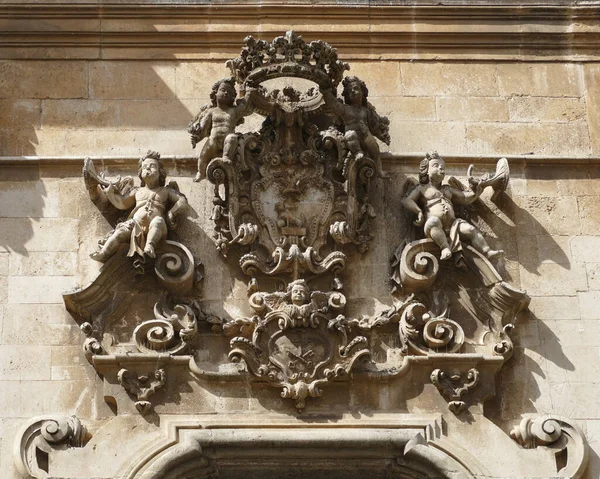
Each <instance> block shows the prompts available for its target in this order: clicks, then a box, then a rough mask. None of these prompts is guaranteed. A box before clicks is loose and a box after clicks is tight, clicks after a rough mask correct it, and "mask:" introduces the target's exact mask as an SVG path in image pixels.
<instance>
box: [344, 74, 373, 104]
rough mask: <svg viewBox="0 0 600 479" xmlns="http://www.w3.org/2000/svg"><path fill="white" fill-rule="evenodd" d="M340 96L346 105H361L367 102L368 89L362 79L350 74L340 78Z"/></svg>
mask: <svg viewBox="0 0 600 479" xmlns="http://www.w3.org/2000/svg"><path fill="white" fill-rule="evenodd" d="M342 86H343V87H344V90H343V91H342V96H343V97H344V101H345V102H346V104H347V105H363V106H365V105H366V104H367V97H368V96H369V90H368V88H367V85H366V83H365V82H364V81H362V80H361V79H360V78H358V77H355V76H351V77H346V78H344V79H343V80H342Z"/></svg>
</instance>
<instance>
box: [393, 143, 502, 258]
mask: <svg viewBox="0 0 600 479" xmlns="http://www.w3.org/2000/svg"><path fill="white" fill-rule="evenodd" d="M445 166H446V165H445V163H444V160H443V159H442V158H441V157H440V156H439V155H438V154H437V153H436V152H434V153H431V154H429V153H428V154H427V155H426V156H425V158H424V159H423V161H421V163H420V165H419V184H418V185H417V186H416V187H415V188H414V189H413V190H412V191H411V192H410V193H409V194H408V195H407V196H405V197H404V198H403V199H402V205H403V206H404V207H405V208H406V209H408V210H409V211H412V212H413V213H415V214H416V215H417V220H416V221H415V225H417V226H423V229H424V231H425V236H427V237H428V238H431V239H432V240H433V241H434V242H435V243H436V244H437V245H438V246H439V247H440V249H441V250H442V253H441V256H440V259H442V260H445V259H448V258H450V257H451V256H452V253H454V252H456V251H458V250H459V249H460V242H461V241H468V242H470V243H471V244H472V245H473V247H474V248H475V249H477V250H478V251H480V252H481V253H482V254H484V255H485V256H486V257H487V258H488V259H495V258H498V257H499V256H501V255H502V254H503V253H504V252H503V251H502V250H493V249H491V248H490V247H489V245H488V244H487V241H486V240H485V238H484V237H483V235H482V234H481V232H480V231H479V230H478V229H477V228H476V227H475V226H473V225H472V224H470V223H468V222H467V221H465V220H463V219H461V218H457V217H456V215H455V213H454V204H457V205H468V204H470V203H473V202H474V201H475V200H476V199H477V198H479V196H480V195H481V192H482V191H483V187H482V184H481V182H478V183H475V184H474V185H473V186H474V189H471V190H470V191H469V190H468V191H461V190H458V189H456V188H452V187H451V186H450V185H443V184H442V181H444V177H445V174H444V169H445Z"/></svg>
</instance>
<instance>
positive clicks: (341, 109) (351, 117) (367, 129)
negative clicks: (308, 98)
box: [323, 76, 390, 178]
mask: <svg viewBox="0 0 600 479" xmlns="http://www.w3.org/2000/svg"><path fill="white" fill-rule="evenodd" d="M342 85H343V87H344V90H343V92H342V96H343V97H344V103H341V102H340V101H338V100H337V98H335V96H334V94H333V93H332V92H331V91H330V90H326V91H324V92H323V97H324V100H325V102H326V103H327V104H328V105H329V106H330V107H331V108H332V109H333V110H334V111H335V112H336V113H337V114H338V115H339V116H340V117H341V118H342V120H343V121H344V130H345V133H344V138H345V139H346V144H347V145H348V149H349V150H350V152H352V153H353V154H354V155H355V157H356V158H357V159H360V158H362V157H364V155H365V153H366V154H367V156H369V157H370V158H371V159H372V160H373V161H375V164H376V167H377V175H378V176H379V177H380V178H388V175H387V174H386V173H385V172H384V171H383V167H382V166H381V156H380V151H379V145H378V144H377V140H376V139H375V138H379V139H380V140H381V141H383V142H384V143H385V144H386V145H389V144H390V134H389V125H390V121H389V120H388V118H387V117H385V116H379V115H378V114H377V112H376V111H375V107H374V106H373V105H371V104H370V103H369V102H368V101H367V97H368V96H369V90H368V89H367V85H366V84H365V82H364V81H362V80H360V79H359V78H358V77H355V76H350V77H346V78H344V80H343V81H342Z"/></svg>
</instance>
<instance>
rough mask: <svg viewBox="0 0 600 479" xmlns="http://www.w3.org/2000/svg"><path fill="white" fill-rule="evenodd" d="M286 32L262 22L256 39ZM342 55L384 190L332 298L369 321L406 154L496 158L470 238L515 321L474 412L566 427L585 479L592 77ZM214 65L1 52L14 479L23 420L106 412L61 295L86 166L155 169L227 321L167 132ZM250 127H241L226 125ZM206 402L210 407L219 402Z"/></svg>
mask: <svg viewBox="0 0 600 479" xmlns="http://www.w3.org/2000/svg"><path fill="white" fill-rule="evenodd" d="M353 21H355V20H353ZM357 24H358V23H357ZM359 25H360V26H364V24H359ZM294 26H295V25H294V24H292V23H286V21H285V20H281V19H278V20H277V21H276V22H274V24H273V25H272V27H271V29H268V28H266V27H265V30H267V31H268V33H265V34H264V35H265V38H267V39H269V40H270V39H272V37H274V36H275V33H272V32H276V34H281V33H283V32H284V31H285V30H287V29H290V28H292V27H294ZM351 26H352V24H349V25H346V27H345V28H346V29H347V30H351ZM296 28H297V30H298V31H299V33H301V34H304V36H305V39H307V40H312V39H316V38H318V37H317V35H316V34H315V33H314V31H315V30H318V28H317V27H315V26H314V25H311V28H310V30H311V31H312V33H311V34H306V33H304V32H303V31H302V29H301V28H298V27H297V26H296ZM239 29H240V30H242V31H240V32H237V33H235V34H231V35H230V38H231V43H232V44H235V45H234V46H232V47H231V51H233V52H234V53H233V54H232V55H230V56H235V52H236V51H237V50H238V49H239V46H241V40H242V39H243V37H244V36H245V35H246V34H247V33H248V29H247V28H245V27H241V26H240V27H239ZM255 35H256V33H255ZM331 43H332V44H334V45H335V42H334V41H333V40H332V41H331ZM357 48H358V47H357ZM352 52H353V50H352V46H347V45H346V46H345V47H344V48H343V49H342V51H341V57H342V58H343V59H344V60H346V61H349V62H350V63H351V70H350V74H355V75H357V76H359V77H360V78H361V79H363V80H364V81H365V82H366V83H367V85H368V87H369V99H370V101H371V102H372V103H373V104H374V105H375V107H376V108H377V110H378V112H379V113H381V114H383V115H387V116H389V118H390V122H391V137H392V144H391V146H390V147H389V148H387V150H389V152H390V154H389V155H388V156H387V157H386V161H385V163H384V167H385V168H386V169H387V170H389V171H390V172H391V173H392V178H393V180H392V181H391V182H389V183H388V182H385V183H381V184H380V185H379V186H378V190H377V193H376V195H377V198H376V200H375V201H376V206H377V208H378V211H379V212H380V213H379V216H378V219H377V220H376V223H375V227H376V228H378V231H381V234H380V235H379V238H381V239H380V240H379V241H378V243H377V244H376V245H375V246H374V247H373V249H372V250H371V251H370V252H369V253H367V254H366V255H365V256H363V257H362V258H360V260H359V261H358V262H357V266H356V267H355V268H356V269H355V270H350V271H348V275H349V276H351V277H353V278H355V281H352V282H349V284H348V288H349V291H348V293H349V294H348V295H349V298H350V300H351V301H355V302H364V301H370V302H372V303H373V305H374V306H373V307H374V308H377V307H378V306H379V305H382V304H389V303H390V302H391V299H390V298H389V288H390V286H389V283H388V281H387V278H388V271H389V270H388V265H389V259H390V256H391V254H392V253H393V251H394V248H395V247H396V246H397V242H398V237H399V235H400V233H401V232H400V225H398V224H393V223H391V222H390V221H389V220H390V218H394V217H395V215H396V212H397V209H398V208H400V197H399V194H400V193H399V191H400V186H401V184H402V183H403V182H404V180H405V179H406V177H407V175H414V174H415V173H416V169H417V164H418V160H419V157H418V155H422V154H423V153H424V152H425V151H431V150H438V151H439V152H440V154H441V155H442V156H446V157H447V158H448V163H449V167H448V170H449V171H448V173H449V174H455V175H464V173H465V171H466V166H467V165H468V163H470V162H474V163H476V168H477V170H478V171H479V172H481V173H483V172H484V171H491V169H492V168H493V166H492V165H493V162H494V160H495V159H496V158H499V157H500V156H508V157H509V161H510V164H511V168H512V172H513V175H512V179H511V185H510V188H509V192H508V194H509V198H507V199H505V200H504V203H503V204H501V205H500V206H494V205H493V204H491V203H490V202H489V198H487V199H486V200H485V204H486V206H487V207H488V208H491V209H492V211H493V212H494V213H497V214H498V220H497V222H495V223H492V224H490V225H488V226H487V227H486V226H485V225H482V229H484V231H485V233H486V234H487V235H488V236H489V237H490V238H491V239H490V242H491V243H492V244H493V245H494V246H498V247H502V248H503V249H505V251H506V258H505V260H503V262H502V263H501V267H500V270H501V272H503V274H505V276H506V278H507V281H508V282H510V283H511V284H513V285H515V286H517V287H521V288H523V289H525V290H527V291H528V293H529V294H530V296H531V297H532V303H531V307H530V310H531V315H530V316H529V317H524V318H523V320H522V322H521V324H519V325H518V329H517V331H516V334H515V340H516V345H517V347H516V351H515V354H514V357H513V358H512V359H511V361H510V362H509V363H508V365H507V367H505V368H504V369H503V371H502V372H501V374H500V376H499V378H498V383H497V392H498V394H497V397H496V398H494V399H493V400H491V401H490V402H489V403H488V404H487V406H486V416H488V417H489V418H490V419H492V420H493V421H494V422H495V423H496V424H497V425H498V426H499V427H501V428H503V429H505V430H506V431H508V430H509V429H510V427H511V426H513V425H514V424H516V423H518V421H519V420H520V418H521V417H522V416H523V415H527V414H531V415H538V414H546V413H554V414H560V415H564V416H568V417H570V418H572V419H575V420H576V421H577V423H578V424H579V425H581V427H582V428H583V430H584V431H585V432H586V435H587V438H588V441H589V443H590V446H591V448H592V454H591V459H590V465H589V468H588V472H587V475H586V476H585V477H586V478H587V479H595V478H597V477H599V476H600V458H599V457H598V455H599V454H600V442H599V439H600V402H599V401H598V399H597V398H598V396H599V394H600V385H599V381H598V375H597V373H596V364H597V363H598V361H599V359H600V348H599V346H598V341H599V338H600V308H598V303H600V254H599V253H598V252H599V251H600V206H599V205H600V66H598V64H597V63H595V62H593V61H588V60H589V59H588V60H586V61H581V59H580V58H579V57H578V56H576V55H573V57H571V58H570V57H569V55H568V52H567V53H566V54H563V55H562V57H561V58H550V59H547V58H545V57H544V55H539V56H537V57H536V56H535V55H533V56H528V57H527V58H517V57H515V56H512V57H510V58H502V57H501V55H497V56H493V55H492V56H490V57H488V58H481V56H480V55H476V54H475V53H473V55H470V56H469V55H463V56H462V57H458V56H450V55H446V56H444V55H443V54H442V55H440V58H437V59H436V58H432V57H427V56H426V55H423V56H422V57H421V58H419V55H414V56H415V58H409V55H408V54H407V53H406V51H403V52H401V53H399V54H397V55H395V54H394V52H391V53H390V52H387V53H386V54H385V55H382V54H379V53H377V52H375V53H372V54H362V53H361V54H353V53H352ZM227 53H229V52H224V53H223V52H220V53H219V54H217V55H215V56H216V57H218V58H215V59H210V58H208V57H206V58H189V59H186V58H184V56H185V55H175V54H173V55H171V54H169V53H163V54H161V55H158V56H159V58H157V59H154V58H153V56H151V55H149V56H148V57H147V58H142V57H138V58H126V59H110V58H87V57H86V56H85V55H80V56H79V57H77V58H69V56H70V55H67V54H61V53H60V51H57V53H55V54H54V55H46V56H44V55H35V54H30V53H27V54H23V55H22V56H21V57H19V56H18V55H8V54H4V55H3V57H2V59H0V477H2V478H16V477H17V475H16V471H15V469H14V466H13V462H12V448H13V441H14V437H15V434H16V431H17V430H18V428H19V427H20V425H21V424H22V423H23V422H24V421H25V420H26V419H28V418H30V417H32V416H37V415H43V414H48V413H64V414H67V415H77V416H78V417H80V418H81V419H82V420H83V421H88V422H89V423H93V424H95V425H97V426H101V425H102V424H104V423H105V422H106V421H107V420H108V419H110V418H111V417H113V412H112V411H111V409H110V408H109V407H108V406H107V405H106V403H105V402H104V400H103V396H102V381H101V380H100V379H99V378H98V377H97V376H96V374H95V372H94V370H93V368H92V367H91V366H90V365H89V364H88V363H87V361H86V359H85V357H84V355H83V353H82V350H81V344H82V342H83V335H82V334H81V332H80V331H79V329H78V328H77V326H76V325H75V322H74V321H73V320H72V318H71V317H70V315H69V314H68V313H67V312H66V310H65V308H64V305H63V303H62V296H61V294H62V293H63V292H65V291H67V290H69V289H72V288H74V287H75V286H80V285H82V284H85V283H86V282H88V281H89V280H91V279H92V278H93V276H94V275H95V273H96V272H97V270H98V265H97V264H95V263H94V262H92V261H91V260H90V259H89V258H88V255H89V253H90V252H91V251H92V250H93V249H94V248H95V244H96V242H97V240H98V238H99V237H101V236H102V235H103V234H104V233H106V232H107V231H108V230H109V225H108V223H107V222H106V220H105V219H104V218H103V217H102V215H101V214H100V213H99V212H98V211H97V209H96V208H95V207H94V205H93V204H92V203H91V202H90V200H89V198H88V196H87V192H86V191H85V188H84V186H83V181H82V178H81V173H80V171H81V166H82V163H83V158H84V157H86V156H92V157H112V158H108V159H106V161H105V162H104V163H102V164H103V166H104V168H105V170H106V171H107V173H109V174H110V175H117V174H133V173H134V170H135V158H136V157H139V156H141V155H142V154H143V153H144V152H145V151H146V150H148V149H153V150H158V151H160V152H161V153H162V154H163V155H164V156H165V157H167V166H168V168H169V176H170V177H174V178H175V179H177V181H178V182H179V184H180V186H181V187H182V191H183V192H184V193H185V194H186V195H188V198H189V199H190V204H191V206H192V208H193V210H194V212H195V216H194V217H193V218H191V219H189V220H188V221H189V222H190V223H189V224H195V225H198V226H199V228H200V229H201V230H202V231H204V233H205V234H204V235H203V236H202V237H201V238H200V239H199V240H198V242H197V243H196V244H195V248H196V251H194V252H195V253H196V254H198V255H199V256H200V257H201V258H202V260H203V262H204V263H205V265H206V274H207V278H209V279H210V281H209V282H207V286H206V290H205V298H206V299H207V301H209V302H211V304H213V305H214V306H215V308H216V307H217V305H219V304H223V301H226V302H227V304H229V305H231V306H228V307H229V308H230V311H231V310H235V308H236V304H237V303H236V302H239V303H241V302H242V301H243V296H242V295H239V296H237V293H236V292H234V293H232V290H235V291H237V290H236V289H235V288H236V287H237V286H239V285H236V283H235V279H233V278H231V277H230V275H229V273H227V271H226V269H225V268H224V264H223V261H222V260H221V259H219V258H218V257H217V256H216V254H215V253H214V252H213V249H212V245H211V242H210V234H211V230H212V227H211V225H210V222H209V221H208V216H209V214H210V213H209V211H210V207H211V204H210V201H211V198H212V196H211V187H210V186H209V185H207V184H204V183H201V184H194V183H192V181H191V178H192V176H193V172H194V169H195V165H194V162H193V159H192V158H191V157H192V156H193V155H194V151H193V150H192V149H191V145H190V142H189V137H188V134H187V133H186V131H185V130H186V127H187V124H188V122H189V121H190V120H191V118H192V117H193V115H194V114H195V113H196V112H197V110H198V109H199V108H200V106H201V105H203V104H204V103H206V102H207V101H208V94H209V91H210V87H211V85H212V83H213V82H214V81H216V80H217V79H219V78H222V77H224V76H226V75H227V70H226V68H225V67H224V59H223V58H221V57H224V58H226V57H227ZM129 57H131V55H129ZM259 124H260V121H259V119H256V118H254V119H252V118H251V119H249V120H248V121H247V122H246V124H245V125H243V127H242V128H245V129H251V128H255V127H257V126H258V125H259ZM173 157H179V158H173ZM488 217H489V216H488ZM228 307H225V308H224V309H225V310H227V308H228ZM215 404H217V406H216V407H218V408H221V409H220V411H221V412H227V409H228V407H229V406H228V405H227V402H215ZM507 477H512V476H510V474H509V476H507Z"/></svg>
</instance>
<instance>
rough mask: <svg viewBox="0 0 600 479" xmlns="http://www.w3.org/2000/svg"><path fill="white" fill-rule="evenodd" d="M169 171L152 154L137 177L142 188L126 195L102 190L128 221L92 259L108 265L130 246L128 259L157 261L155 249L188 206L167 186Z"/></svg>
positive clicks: (139, 169)
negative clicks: (144, 257) (135, 255)
mask: <svg viewBox="0 0 600 479" xmlns="http://www.w3.org/2000/svg"><path fill="white" fill-rule="evenodd" d="M166 176H167V171H166V170H165V167H164V165H163V163H162V161H161V159H160V154H159V153H157V152H155V151H149V152H148V153H147V154H146V155H145V156H144V157H143V158H142V159H141V160H140V161H139V168H138V177H139V178H140V180H141V186H139V187H133V188H131V189H129V190H128V191H127V192H126V193H124V194H121V193H118V192H116V191H115V186H114V185H113V184H108V186H106V187H102V190H103V191H104V194H105V195H106V198H107V199H108V201H110V202H111V203H112V204H113V205H114V206H115V207H116V208H118V209H120V210H129V209H131V213H129V216H128V218H127V219H126V220H125V221H123V222H121V223H119V224H117V226H116V228H115V229H114V231H113V232H112V233H111V235H110V236H109V238H108V239H107V240H106V242H105V243H104V245H103V246H102V248H101V249H100V251H96V252H94V253H92V254H91V255H90V257H91V258H92V259H94V260H96V261H100V262H105V261H107V260H108V258H110V257H111V256H112V255H113V254H115V253H116V252H117V250H118V249H119V246H120V245H121V244H123V243H129V244H130V246H129V252H128V253H127V256H133V255H134V254H135V253H138V254H139V255H141V256H144V255H146V256H149V257H151V258H154V257H156V247H157V246H158V245H159V243H160V242H161V241H162V240H164V239H166V237H167V232H168V229H169V228H173V227H175V218H176V216H177V215H178V214H179V213H181V211H182V210H183V209H184V208H185V207H186V206H187V200H186V198H185V196H184V195H182V194H181V193H179V191H178V190H177V189H175V188H173V187H171V186H165V182H166Z"/></svg>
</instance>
